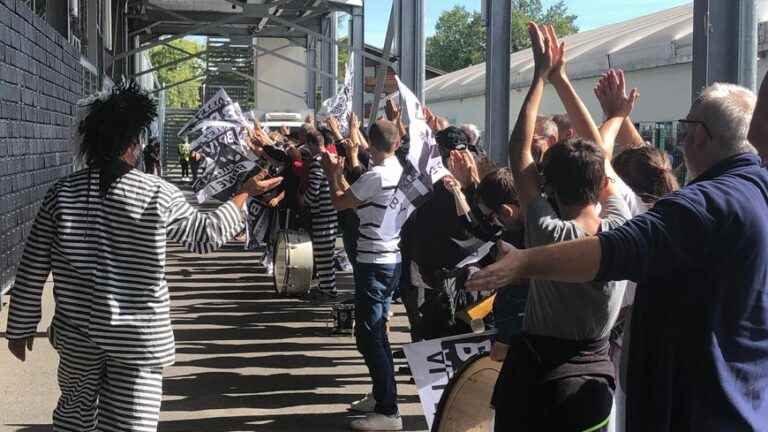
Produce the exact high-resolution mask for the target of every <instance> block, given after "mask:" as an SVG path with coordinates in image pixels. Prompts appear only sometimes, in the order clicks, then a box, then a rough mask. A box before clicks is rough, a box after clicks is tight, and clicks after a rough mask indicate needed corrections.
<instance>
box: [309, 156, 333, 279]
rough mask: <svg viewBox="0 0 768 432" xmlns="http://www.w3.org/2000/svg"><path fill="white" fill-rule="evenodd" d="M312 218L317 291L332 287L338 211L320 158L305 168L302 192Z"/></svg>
mask: <svg viewBox="0 0 768 432" xmlns="http://www.w3.org/2000/svg"><path fill="white" fill-rule="evenodd" d="M304 201H305V202H306V204H307V205H308V206H309V210H310V214H311V217H312V254H313V255H314V261H315V269H316V272H317V278H318V282H319V284H318V287H319V288H320V289H321V290H335V289H336V268H335V267H334V265H333V264H334V263H333V252H334V248H335V246H336V231H337V229H338V224H339V221H338V214H337V212H336V209H335V208H334V207H333V203H332V202H331V187H330V185H329V184H328V179H327V178H326V177H325V172H324V171H323V167H322V165H320V159H319V158H318V159H315V160H314V161H313V162H312V165H310V167H309V187H308V188H307V191H306V192H305V193H304Z"/></svg>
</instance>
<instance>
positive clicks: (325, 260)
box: [312, 215, 338, 290]
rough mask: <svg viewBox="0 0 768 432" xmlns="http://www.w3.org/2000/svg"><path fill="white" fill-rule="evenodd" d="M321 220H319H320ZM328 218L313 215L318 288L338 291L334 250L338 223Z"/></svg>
mask: <svg viewBox="0 0 768 432" xmlns="http://www.w3.org/2000/svg"><path fill="white" fill-rule="evenodd" d="M318 219H319V220H318ZM326 219H327V218H317V216H316V215H312V255H313V258H314V262H315V272H316V273H317V279H318V288H319V289H321V290H335V289H336V267H335V266H334V260H333V257H334V250H335V249H336V227H337V225H338V222H337V221H336V218H335V217H334V218H333V221H332V222H329V221H327V220H326Z"/></svg>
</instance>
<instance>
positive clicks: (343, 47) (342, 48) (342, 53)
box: [336, 36, 349, 78]
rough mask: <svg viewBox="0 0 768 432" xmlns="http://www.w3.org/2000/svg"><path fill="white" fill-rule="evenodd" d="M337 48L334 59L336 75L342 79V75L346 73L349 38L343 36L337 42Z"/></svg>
mask: <svg viewBox="0 0 768 432" xmlns="http://www.w3.org/2000/svg"><path fill="white" fill-rule="evenodd" d="M338 42H339V45H338V46H337V52H338V54H339V55H338V57H337V58H336V60H337V61H336V67H337V68H338V69H337V72H336V73H337V74H338V76H339V77H341V78H344V73H345V72H346V71H347V62H348V61H349V38H348V37H346V36H344V37H343V38H341V39H339V40H338Z"/></svg>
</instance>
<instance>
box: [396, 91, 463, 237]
mask: <svg viewBox="0 0 768 432" xmlns="http://www.w3.org/2000/svg"><path fill="white" fill-rule="evenodd" d="M395 79H396V80H397V85H398V87H399V91H400V97H401V100H402V102H403V103H402V105H403V106H405V114H406V118H407V120H408V135H409V140H410V141H409V147H408V155H407V157H406V158H405V159H406V161H405V165H404V166H403V175H402V177H401V178H400V182H399V183H398V185H397V190H396V192H395V194H394V196H393V197H392V201H390V203H389V209H388V210H387V211H386V212H385V213H384V216H383V220H382V221H381V225H382V226H389V227H392V229H396V230H398V231H399V229H400V228H401V227H402V226H403V224H405V221H406V220H407V219H408V217H409V216H410V215H411V213H413V211H414V210H416V208H418V207H419V206H420V205H421V204H423V203H424V202H425V201H426V200H427V199H428V197H429V194H430V193H432V190H433V189H434V187H433V185H434V183H435V182H437V181H438V180H440V179H442V178H443V177H444V176H446V175H448V174H449V173H448V170H447V169H445V167H444V166H443V160H442V158H441V157H440V151H439V150H438V147H437V142H436V141H435V135H434V134H433V133H432V129H431V128H430V127H429V125H427V122H426V119H425V118H424V114H423V111H422V104H421V102H419V99H418V98H417V97H416V95H414V94H413V92H412V91H411V89H409V88H408V87H407V86H406V85H405V84H403V82H402V81H400V78H399V77H397V76H395Z"/></svg>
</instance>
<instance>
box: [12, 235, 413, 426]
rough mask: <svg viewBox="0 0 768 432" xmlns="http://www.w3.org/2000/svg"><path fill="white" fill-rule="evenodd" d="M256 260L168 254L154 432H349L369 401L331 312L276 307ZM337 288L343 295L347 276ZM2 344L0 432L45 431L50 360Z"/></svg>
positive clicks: (405, 401) (178, 251) (407, 402)
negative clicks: (165, 333) (171, 334)
mask: <svg viewBox="0 0 768 432" xmlns="http://www.w3.org/2000/svg"><path fill="white" fill-rule="evenodd" d="M259 257H260V253H253V252H244V251H243V250H242V243H237V242H232V243H230V244H228V245H227V246H225V247H224V248H223V249H222V250H220V251H218V252H216V253H214V254H211V255H206V256H199V255H195V254H191V253H189V252H186V251H185V250H183V249H182V248H181V247H180V246H179V245H170V246H169V250H168V265H167V276H168V281H169V284H170V287H171V293H172V294H171V295H172V312H171V313H172V318H173V323H174V330H175V335H176V339H177V360H176V364H175V365H174V366H172V367H169V368H167V369H166V371H165V380H164V384H163V386H164V401H163V407H162V413H161V424H160V427H159V430H160V431H167V432H171V431H185V432H187V431H189V432H197V431H211V432H230V431H231V432H234V431H302V432H304V431H337V430H347V423H348V421H349V419H351V418H353V416H352V415H351V414H350V413H348V412H347V407H348V406H349V403H350V402H352V401H354V400H356V399H358V398H359V397H361V396H362V395H364V394H365V393H366V392H368V391H370V379H369V378H368V374H367V369H366V368H365V365H364V363H363V360H362V357H361V356H360V354H359V353H358V352H357V350H356V349H355V346H354V338H353V337H352V336H332V335H330V334H329V331H328V330H329V326H330V304H329V303H313V302H306V301H302V300H298V299H292V298H284V297H280V296H278V295H277V294H276V293H275V292H274V290H273V288H272V280H271V277H270V276H267V275H265V274H264V269H263V268H262V267H260V266H259V265H258V264H257V263H258V262H259ZM339 280H340V285H341V286H342V288H347V289H350V288H351V277H350V275H348V274H346V275H344V274H342V275H340V277H339ZM45 293H46V295H45V300H44V306H45V307H44V310H45V312H44V320H43V321H44V323H46V324H44V325H41V330H42V329H44V328H45V327H46V325H47V322H49V321H50V314H51V311H52V309H53V302H52V299H51V290H50V287H47V289H46V292H45ZM3 300H4V301H6V302H7V300H8V298H7V297H4V298H3ZM6 306H7V305H6ZM393 309H394V312H395V313H396V316H395V319H394V321H393V325H392V327H391V332H392V333H391V339H392V342H393V345H395V346H397V345H400V344H402V343H407V342H408V341H409V337H408V335H407V333H406V332H407V319H406V317H405V311H404V309H403V307H402V306H401V305H395V307H394V308H393ZM6 314H7V307H4V308H3V311H2V313H0V329H3V330H4V329H5V322H6ZM2 345H3V346H1V347H0V432H11V431H14V432H22V431H23V432H40V431H49V430H51V427H50V416H51V411H52V410H53V408H54V406H55V404H56V399H57V397H58V387H57V385H56V365H57V356H56V353H55V352H54V351H53V349H52V348H51V346H50V344H49V343H48V341H47V339H45V338H44V337H42V336H41V337H39V338H37V340H36V341H35V350H34V351H33V352H32V353H31V354H30V355H29V358H28V359H27V362H25V363H23V364H22V363H20V362H18V361H16V360H15V359H13V358H12V357H11V355H10V353H9V352H8V351H7V349H6V348H5V341H3V342H2ZM396 361H397V362H399V363H400V364H404V361H403V360H396ZM396 368H397V365H396ZM398 390H399V393H400V400H399V402H400V409H401V413H402V415H403V419H404V423H405V430H408V431H421V430H426V428H427V426H426V421H425V420H424V417H423V415H422V411H421V407H420V405H419V401H418V397H417V396H416V388H415V386H414V385H412V384H410V383H409V377H405V376H399V377H398Z"/></svg>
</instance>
